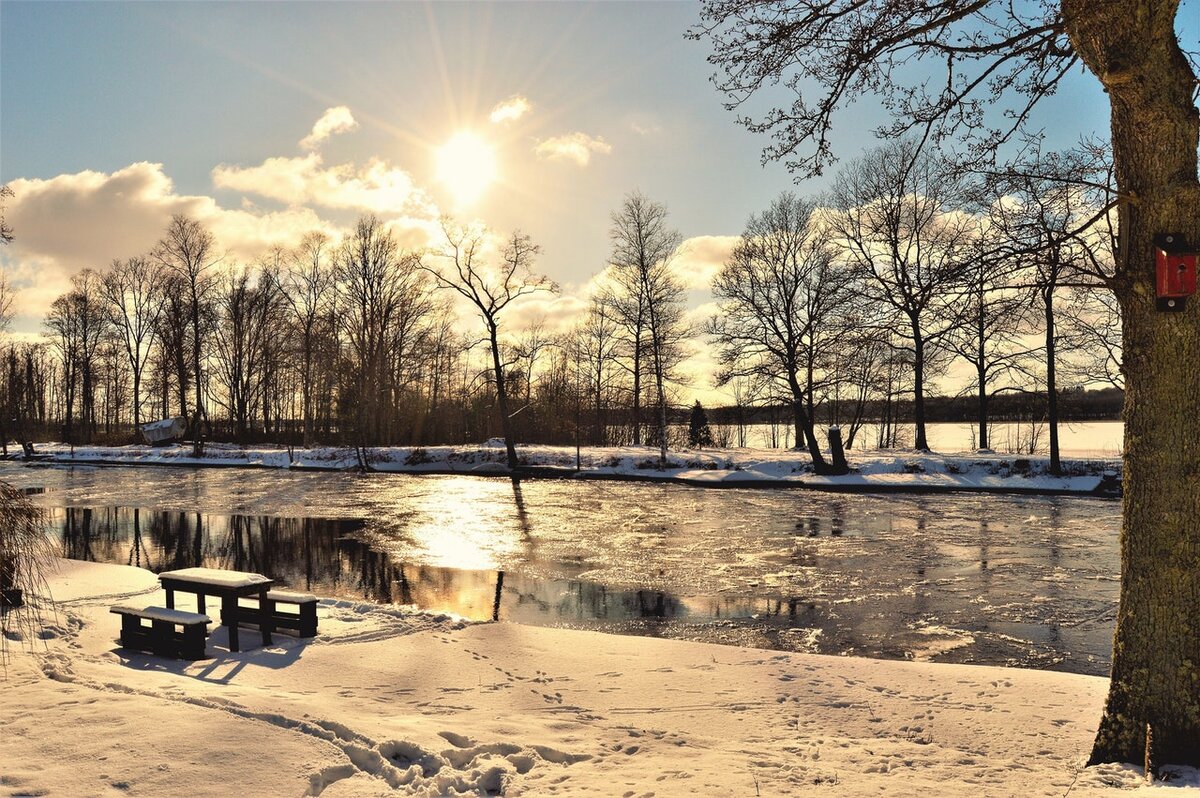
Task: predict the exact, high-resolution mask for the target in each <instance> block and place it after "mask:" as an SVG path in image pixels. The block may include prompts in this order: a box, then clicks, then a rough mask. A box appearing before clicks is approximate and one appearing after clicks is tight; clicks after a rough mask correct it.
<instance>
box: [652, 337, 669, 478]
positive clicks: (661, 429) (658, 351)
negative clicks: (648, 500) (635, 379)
mask: <svg viewBox="0 0 1200 798" xmlns="http://www.w3.org/2000/svg"><path fill="white" fill-rule="evenodd" d="M654 382H655V387H656V388H657V390H658V464H659V467H661V468H666V467H667V394H666V391H665V390H664V386H663V363H662V346H661V345H660V344H659V342H658V341H657V340H656V341H655V342H654Z"/></svg>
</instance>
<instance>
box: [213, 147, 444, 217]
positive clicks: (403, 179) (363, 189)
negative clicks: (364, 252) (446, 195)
mask: <svg viewBox="0 0 1200 798" xmlns="http://www.w3.org/2000/svg"><path fill="white" fill-rule="evenodd" d="M212 178H213V184H214V185H216V186H217V187H218V188H227V189H231V190H233V191H240V192H243V193H245V194H254V195H256V196H259V197H266V198H268V199H274V200H279V201H280V202H284V203H287V204H288V205H310V204H311V205H319V206H322V207H326V208H345V209H352V210H364V211H372V212H375V213H379V214H397V213H398V214H404V215H411V214H418V215H421V216H432V217H436V216H437V211H436V209H435V208H434V205H433V203H432V202H431V201H430V200H429V198H428V196H427V195H426V193H425V192H424V191H423V190H421V189H419V188H418V187H417V186H416V184H415V183H414V182H413V179H412V176H411V175H409V174H408V172H406V171H404V170H403V169H399V168H397V167H394V166H391V165H389V164H388V163H387V162H386V161H383V160H380V159H378V158H373V159H371V160H370V161H368V162H367V163H366V164H365V165H364V166H361V167H358V166H355V165H354V164H352V163H346V164H339V165H336V166H329V167H327V166H325V164H324V161H323V160H322V158H321V154H320V153H316V152H310V153H308V154H307V155H301V156H297V157H294V158H293V157H279V158H268V159H267V160H265V161H263V162H262V163H261V164H259V165H258V166H249V167H242V166H230V165H225V164H222V165H221V166H218V167H217V168H216V169H213V172H212Z"/></svg>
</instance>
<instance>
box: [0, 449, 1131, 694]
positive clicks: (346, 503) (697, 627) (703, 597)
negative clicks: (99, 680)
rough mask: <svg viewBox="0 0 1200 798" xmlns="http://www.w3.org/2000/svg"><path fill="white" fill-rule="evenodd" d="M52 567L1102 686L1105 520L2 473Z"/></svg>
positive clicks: (77, 472) (90, 473)
mask: <svg viewBox="0 0 1200 798" xmlns="http://www.w3.org/2000/svg"><path fill="white" fill-rule="evenodd" d="M0 479H4V480H6V481H9V482H11V483H13V484H15V485H17V486H20V487H28V488H33V489H35V490H37V489H41V490H43V491H44V492H41V493H36V494H35V496H34V499H35V500H36V501H37V502H38V503H40V504H41V505H43V506H44V507H46V508H47V509H49V510H50V511H51V512H50V516H49V532H50V534H51V535H52V537H53V538H54V540H55V542H56V545H57V546H59V547H60V548H59V550H60V551H61V552H62V553H63V554H64V556H69V557H77V558H83V559H96V560H102V561H108V562H120V563H127V562H128V563H134V564H140V565H143V566H145V567H148V568H151V569H152V570H156V571H157V570H165V569H169V568H178V567H186V566H190V565H199V564H203V565H210V566H215V567H229V568H237V569H242V570H247V569H248V570H255V571H259V572H263V573H266V574H268V575H270V576H273V577H275V578H277V579H279V580H280V581H282V582H285V583H287V584H288V585H290V586H292V587H296V588H301V589H308V590H312V591H313V592H316V593H319V594H321V595H337V596H344V597H356V598H368V599H371V600H376V601H399V602H403V603H415V604H418V605H420V606H423V607H427V608H432V609H440V610H449V611H452V612H456V613H459V614H461V615H464V616H468V617H472V618H477V619H487V618H491V617H494V616H498V617H499V618H500V619H502V620H510V621H516V622H521V623H535V624H544V625H560V626H571V627H578V628H590V629H602V630H607V631H614V632H622V633H633V634H648V635H656V636H663V637H674V638H684V639H695V640H705V641H709V642H723V643H736V644H742V645H753V646H760V647H765V648H776V649H784V650H796V651H810V652H816V653H826V654H856V655H864V656H876V657H888V658H916V659H935V660H939V661H949V662H973V663H986V664H997V665H1016V666H1022V667H1034V668H1053V669H1061V670H1069V671H1075V672H1080V673H1092V674H1104V673H1107V669H1108V661H1109V653H1110V651H1109V649H1110V645H1111V634H1112V627H1113V622H1114V618H1115V611H1116V601H1117V591H1118V579H1119V571H1120V568H1119V556H1118V545H1117V539H1118V529H1119V511H1120V504H1119V502H1115V501H1112V500H1105V499H1092V498H1078V497H1069V498H1068V497H1029V496H1023V497H1016V496H1014V497H1007V496H985V495H973V494H951V495H935V496H921V495H887V496H878V495H846V494H823V493H817V492H810V491H797V490H718V489H701V488H692V487H686V486H679V485H647V484H640V483H621V482H595V481H586V482H582V481H567V480H561V481H560V480H534V481H526V482H523V483H521V486H520V487H519V488H518V489H514V487H513V485H512V483H511V482H509V481H508V480H505V479H499V478H479V477H457V476H402V475H378V474H376V475H366V476H363V475H355V474H345V473H294V472H286V471H278V470H264V471H255V470H239V469H196V470H191V469H180V468H162V467H150V468H138V467H105V468H88V467H73V468H60V467H24V466H19V465H14V464H3V465H0Z"/></svg>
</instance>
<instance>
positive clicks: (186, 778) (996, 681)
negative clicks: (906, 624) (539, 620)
mask: <svg viewBox="0 0 1200 798" xmlns="http://www.w3.org/2000/svg"><path fill="white" fill-rule="evenodd" d="M59 566H60V567H59V571H58V573H56V574H54V575H53V576H52V577H51V579H50V588H51V591H52V592H53V595H54V597H55V598H56V599H57V601H58V604H57V609H56V610H49V609H46V608H43V610H42V611H43V615H44V616H45V620H46V627H45V631H44V632H43V634H42V635H41V636H40V637H39V639H34V640H22V639H19V636H17V635H15V634H14V635H13V636H12V637H10V639H8V640H7V641H6V644H7V649H8V660H7V666H6V668H5V669H4V671H3V675H2V677H0V678H2V679H3V690H2V691H0V717H2V718H3V720H4V725H3V730H2V732H0V792H2V793H3V794H4V795H7V796H19V795H23V796H90V795H98V796H106V795H111V796H115V795H121V796H229V795H237V796H247V797H251V796H252V797H254V798H258V797H259V796H302V795H322V796H326V797H327V798H340V797H346V796H385V795H404V794H416V795H461V794H468V795H475V794H504V795H512V796H515V795H528V796H542V795H602V796H647V795H655V796H693V795H697V796H780V795H830V796H859V795H882V796H906V795H913V796H923V797H925V798H927V797H928V796H972V798H974V797H975V796H1068V795H1069V796H1072V797H1073V798H1079V796H1088V795H1106V796H1107V795H1112V796H1116V795H1129V794H1136V795H1159V796H1180V798H1182V797H1183V796H1185V795H1186V796H1192V795H1198V794H1200V789H1197V788H1198V787H1200V772H1197V771H1195V770H1191V769H1179V770H1177V771H1175V773H1174V778H1172V780H1170V781H1169V782H1166V783H1163V782H1158V783H1155V784H1153V785H1150V784H1147V782H1146V781H1145V779H1144V777H1143V775H1142V773H1141V772H1140V771H1139V770H1138V769H1137V768H1136V767H1133V766H1103V767H1097V768H1090V769H1083V768H1082V767H1081V765H1082V763H1083V761H1084V759H1085V757H1086V755H1087V752H1088V748H1089V745H1090V742H1091V738H1092V734H1093V730H1094V728H1095V725H1096V722H1097V720H1098V718H1099V715H1100V709H1101V704H1102V702H1103V699H1104V695H1105V691H1106V688H1107V682H1106V680H1105V679H1102V678H1098V677H1090V676H1077V675H1070V674H1065V673H1052V672H1042V671H1031V670H1016V669H1005V668H994V667H978V666H962V665H947V664H933V663H926V662H884V661H876V660H868V659H859V658H850V657H824V656H817V655H806V654H780V653H776V652H768V651H762V650H757V649H750V648H736V647H730V646H715V645H706V644H700V643H690V642H680V641H670V640H658V639H651V638H645V637H627V636H609V635H603V634H599V633H593V632H579V631H567V630H560V629H546V628H534V627H526V626H519V625H513V624H504V623H499V624H476V625H472V624H467V623H464V622H463V621H461V620H458V619H455V618H451V617H447V616H444V615H440V616H435V615H429V614H421V613H417V612H412V611H408V610H406V609H404V608H400V607H394V606H392V607H389V606H381V605H365V604H355V603H350V602H334V601H326V602H323V604H322V605H321V607H320V610H319V617H320V625H321V626H320V628H321V634H320V636H319V637H317V638H315V639H312V640H298V639H295V638H291V637H287V636H284V635H277V636H276V642H275V644H274V645H272V646H270V647H268V648H265V649H263V648H251V649H250V650H247V651H243V652H241V653H240V654H230V653H229V652H228V650H227V649H226V647H225V633H224V630H223V629H218V630H216V631H215V632H214V633H213V634H212V636H211V637H210V639H209V654H210V656H211V658H210V659H206V660H201V661H198V662H195V663H184V662H181V661H175V660H166V659H160V658H157V657H154V656H151V655H147V654H140V653H134V652H130V651H126V650H124V649H120V648H118V646H117V643H116V636H117V632H118V629H117V625H118V622H117V620H116V619H115V617H113V616H111V615H110V614H109V613H108V607H109V605H111V604H113V603H121V602H126V601H136V602H138V603H144V604H161V603H162V600H163V595H162V593H161V591H159V590H158V586H157V581H156V579H155V577H154V576H153V575H152V574H151V573H149V572H148V571H144V570H141V569H138V568H133V567H129V566H121V565H98V564H91V563H82V562H76V561H59ZM189 607H190V605H188V604H187V603H186V602H184V603H183V604H182V606H181V608H182V609H188V608H189ZM9 628H12V627H11V624H10V625H9Z"/></svg>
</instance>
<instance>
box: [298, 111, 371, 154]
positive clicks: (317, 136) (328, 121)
mask: <svg viewBox="0 0 1200 798" xmlns="http://www.w3.org/2000/svg"><path fill="white" fill-rule="evenodd" d="M357 127H358V122H357V121H356V120H355V119H354V114H352V113H350V109H349V108H347V107H346V106H344V105H339V106H337V107H335V108H328V109H326V110H325V113H323V114H321V118H320V119H318V120H317V121H316V124H314V125H313V126H312V131H310V132H309V134H308V135H307V136H305V137H304V138H302V139H300V147H301V148H303V149H306V150H315V149H316V148H317V147H319V146H320V145H321V142H323V141H324V140H325V139H327V138H329V137H330V136H333V135H336V134H338V133H345V132H346V131H348V130H354V129H355V128H357Z"/></svg>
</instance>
